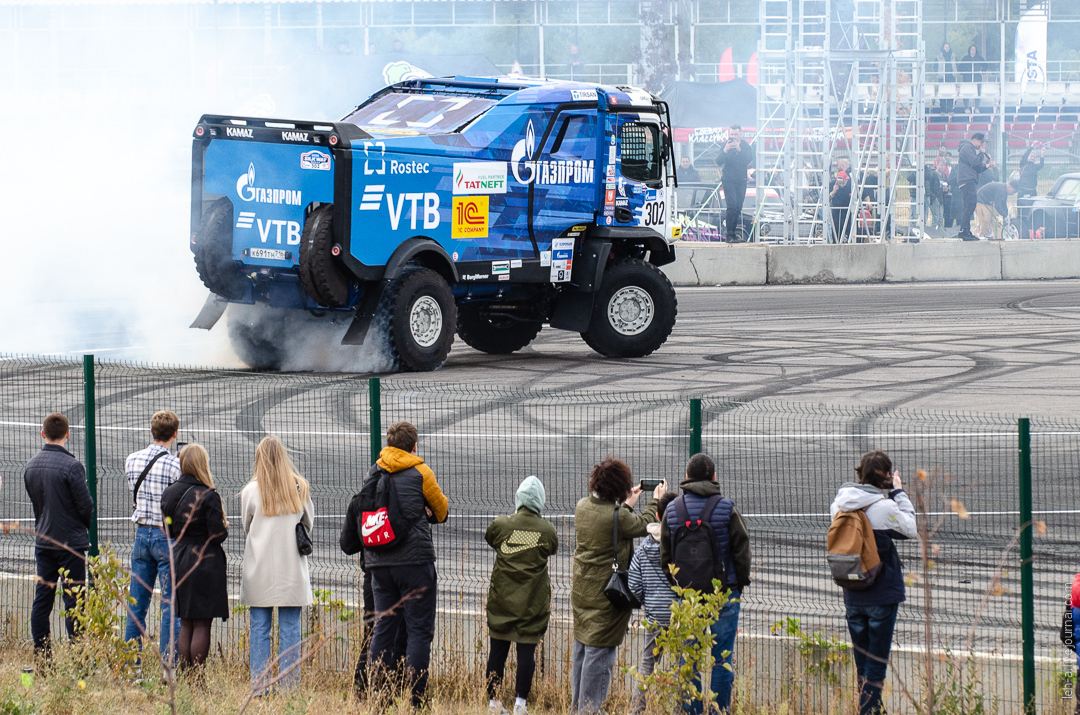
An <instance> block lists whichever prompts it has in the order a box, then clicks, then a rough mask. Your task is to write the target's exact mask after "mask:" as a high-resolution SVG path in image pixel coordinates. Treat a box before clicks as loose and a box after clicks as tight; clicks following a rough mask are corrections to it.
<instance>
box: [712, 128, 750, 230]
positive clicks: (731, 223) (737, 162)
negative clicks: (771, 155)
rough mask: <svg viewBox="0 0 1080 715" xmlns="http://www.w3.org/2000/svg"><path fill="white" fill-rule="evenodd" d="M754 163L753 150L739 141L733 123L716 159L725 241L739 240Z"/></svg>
mask: <svg viewBox="0 0 1080 715" xmlns="http://www.w3.org/2000/svg"><path fill="white" fill-rule="evenodd" d="M753 164H754V150H753V149H752V148H751V147H750V145H749V144H748V143H747V142H746V141H745V140H744V139H743V138H742V127H740V126H739V125H738V124H732V125H731V128H730V129H728V137H727V141H726V142H725V143H724V148H723V150H722V151H721V153H720V156H718V157H717V158H716V166H717V168H719V169H720V176H721V179H722V180H723V185H724V203H725V204H726V206H727V213H726V215H725V217H724V225H725V230H724V236H725V238H726V240H728V241H737V240H739V239H738V235H739V233H738V231H739V226H740V225H741V224H742V208H743V202H744V201H745V200H746V184H747V172H748V171H749V170H750V168H751V167H752V166H753Z"/></svg>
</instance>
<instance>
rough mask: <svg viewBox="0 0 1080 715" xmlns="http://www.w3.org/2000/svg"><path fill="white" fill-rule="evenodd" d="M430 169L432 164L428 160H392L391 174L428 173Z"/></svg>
mask: <svg viewBox="0 0 1080 715" xmlns="http://www.w3.org/2000/svg"><path fill="white" fill-rule="evenodd" d="M430 171H431V165H430V164H428V163H427V162H419V161H398V160H397V159H391V160H390V173H391V174H427V173H429V172H430Z"/></svg>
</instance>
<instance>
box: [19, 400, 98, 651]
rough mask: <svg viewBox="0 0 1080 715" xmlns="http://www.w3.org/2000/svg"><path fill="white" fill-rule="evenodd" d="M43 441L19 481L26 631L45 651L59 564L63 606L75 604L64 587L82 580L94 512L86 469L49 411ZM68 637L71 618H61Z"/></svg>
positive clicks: (62, 422) (64, 426)
mask: <svg viewBox="0 0 1080 715" xmlns="http://www.w3.org/2000/svg"><path fill="white" fill-rule="evenodd" d="M41 436H42V437H43V438H44V439H45V446H44V447H42V449H41V451H40V452H38V453H37V454H35V455H34V456H33V457H32V458H31V459H30V461H29V462H27V464H26V471H25V472H24V474H23V481H24V483H25V484H26V493H27V495H28V496H29V497H30V503H31V504H33V507H34V532H35V538H34V557H35V559H36V561H37V586H35V589H34V606H33V609H32V610H31V612H30V635H31V636H32V637H33V639H34V650H35V651H36V652H38V653H39V654H41V655H44V656H48V654H49V650H50V649H49V641H50V638H51V633H50V628H49V618H50V616H51V615H52V608H53V602H54V601H55V600H56V584H57V581H59V580H60V570H61V569H65V570H66V571H67V575H66V576H65V577H64V581H65V584H64V585H65V588H64V591H63V594H64V609H65V610H67V611H70V610H71V609H73V608H74V607H75V595H74V594H73V593H72V592H71V591H70V590H69V589H70V588H71V587H73V586H80V585H82V584H84V583H85V582H86V551H87V549H89V548H90V536H89V532H88V529H89V528H90V522H91V519H92V518H93V515H94V500H93V499H92V498H91V497H90V490H89V489H87V487H86V471H85V470H84V469H83V465H82V464H81V463H80V462H79V460H77V459H75V457H74V455H72V454H71V452H68V451H67V450H66V449H64V443H66V442H67V441H68V438H70V437H71V432H70V431H69V429H68V420H67V417H65V416H64V415H62V414H60V413H59V412H54V413H53V414H51V415H49V416H48V417H46V418H45V421H44V423H43V424H42V428H41ZM64 623H65V625H66V626H67V632H68V636H69V637H74V636H75V623H74V621H72V620H71V618H70V617H68V618H66V619H65V622H64Z"/></svg>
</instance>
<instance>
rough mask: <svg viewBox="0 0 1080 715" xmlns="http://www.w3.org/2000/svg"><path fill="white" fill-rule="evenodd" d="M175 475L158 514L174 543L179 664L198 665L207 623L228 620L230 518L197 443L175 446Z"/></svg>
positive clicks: (206, 651) (207, 458)
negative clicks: (177, 474) (225, 545)
mask: <svg viewBox="0 0 1080 715" xmlns="http://www.w3.org/2000/svg"><path fill="white" fill-rule="evenodd" d="M180 472H181V475H180V478H179V479H177V480H176V481H175V482H173V483H172V484H171V485H169V487H168V488H166V489H165V491H164V492H162V494H161V513H162V516H163V517H164V519H163V521H164V523H165V524H166V528H168V530H169V536H170V537H171V538H172V539H173V540H174V541H173V560H174V562H175V568H174V569H173V584H174V585H175V591H174V593H175V594H176V615H177V616H179V617H180V636H179V638H178V639H177V647H178V650H179V655H180V665H181V666H182V667H184V668H199V667H201V666H202V665H203V663H205V662H206V656H207V655H208V654H209V653H210V625H211V623H213V620H214V619H215V618H220V619H221V620H223V621H224V620H228V618H229V591H228V587H227V582H228V572H227V570H226V562H225V550H224V549H223V548H221V544H222V542H224V541H225V539H226V538H228V536H229V522H228V520H227V519H226V518H225V510H224V509H223V508H222V505H221V496H220V495H219V494H218V493H217V491H215V490H214V477H213V475H211V474H210V456H209V455H208V454H207V453H206V449H205V448H203V446H202V445H198V444H189V445H187V446H186V447H184V448H183V449H182V450H180Z"/></svg>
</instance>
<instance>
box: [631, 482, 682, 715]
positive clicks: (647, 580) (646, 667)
mask: <svg viewBox="0 0 1080 715" xmlns="http://www.w3.org/2000/svg"><path fill="white" fill-rule="evenodd" d="M674 499H675V494H674V493H671V492H669V493H667V494H665V495H664V496H662V497H661V498H660V502H659V504H658V505H657V508H656V521H654V522H653V523H651V524H649V525H648V526H647V527H646V528H647V529H648V530H649V537H648V538H647V539H645V540H644V541H642V542H641V545H640V546H638V547H637V551H635V552H634V557H633V558H632V559H630V571H629V582H630V591H631V592H633V594H634V596H635V597H636V598H637V600H638V601H639V602H640V603H641V604H642V605H644V606H645V630H646V633H647V634H648V635H647V638H646V641H645V649H644V650H643V651H642V652H641V665H639V666H638V675H639V676H640V677H642V678H647V677H649V676H650V675H652V673H653V670H654V669H655V668H656V662H657V661H658V660H660V656H661V655H663V654H662V653H661V652H660V650H659V649H658V648H657V645H656V637H657V636H658V635H660V631H661V630H663V629H664V628H667V627H668V626H669V625H670V624H671V602H672V601H674V600H675V592H674V591H672V590H671V584H670V583H668V580H667V577H666V576H664V570H663V568H662V567H661V566H660V530H661V528H662V526H661V525H662V523H663V521H664V510H665V509H666V508H667V505H668V504H670V503H671V502H672V500H674ZM630 712H631V713H632V714H633V715H638V714H639V713H643V712H645V689H644V688H643V687H641V686H640V685H639V686H638V688H637V690H635V691H634V701H633V704H632V705H631V708H630Z"/></svg>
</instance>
